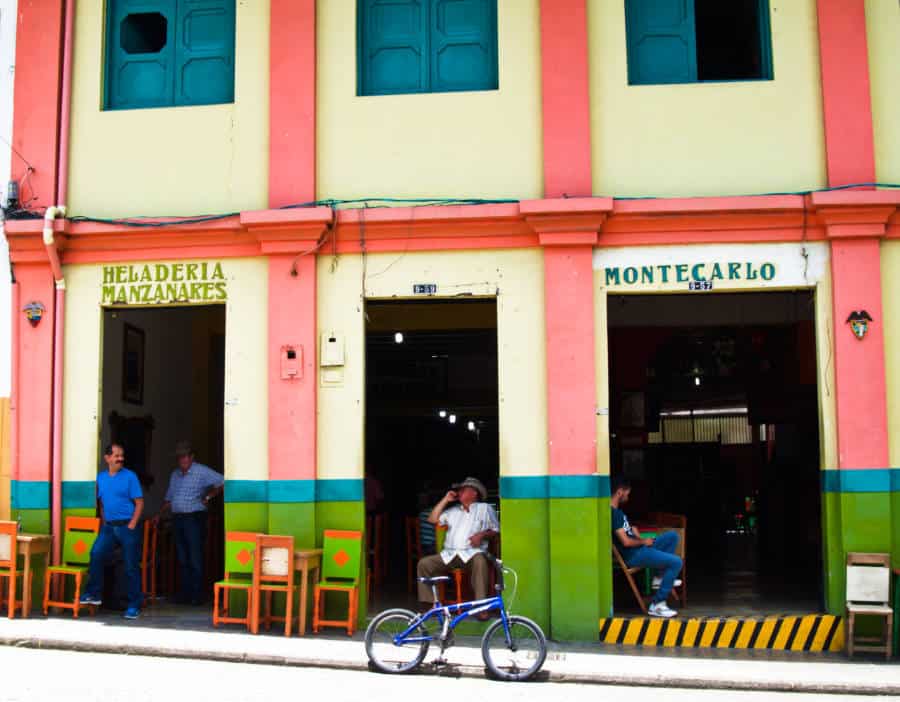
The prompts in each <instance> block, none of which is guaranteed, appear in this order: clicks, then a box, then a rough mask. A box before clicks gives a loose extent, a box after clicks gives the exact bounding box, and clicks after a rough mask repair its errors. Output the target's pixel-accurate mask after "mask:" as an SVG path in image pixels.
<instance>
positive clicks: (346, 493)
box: [225, 478, 363, 504]
mask: <svg viewBox="0 0 900 702" xmlns="http://www.w3.org/2000/svg"><path fill="white" fill-rule="evenodd" d="M362 499H363V481H362V480H360V479H359V478H348V479H341V480H338V479H334V480H226V481H225V502H263V503H266V502H268V503H271V504H287V503H303V502H360V501H362Z"/></svg>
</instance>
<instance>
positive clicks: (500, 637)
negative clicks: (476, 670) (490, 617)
mask: <svg viewBox="0 0 900 702" xmlns="http://www.w3.org/2000/svg"><path fill="white" fill-rule="evenodd" d="M507 621H508V622H509V636H510V640H511V642H512V644H511V645H510V644H509V643H507V641H506V632H505V631H504V630H503V621H502V620H500V619H498V620H497V621H495V622H494V623H493V624H491V625H490V626H489V627H488V629H487V631H485V632H484V638H483V639H482V640H481V657H482V658H484V664H485V665H486V666H487V668H488V670H489V671H490V672H491V673H492V674H493V675H494V676H495V677H497V678H499V679H501V680H528V678H530V677H531V676H532V675H534V674H535V673H536V672H538V671H539V670H540V669H541V666H542V665H544V659H545V658H547V640H546V639H545V638H544V632H543V631H541V627H539V626H538V625H537V624H535V623H534V622H533V621H531V620H530V619H528V618H526V617H519V616H513V617H508V618H507Z"/></svg>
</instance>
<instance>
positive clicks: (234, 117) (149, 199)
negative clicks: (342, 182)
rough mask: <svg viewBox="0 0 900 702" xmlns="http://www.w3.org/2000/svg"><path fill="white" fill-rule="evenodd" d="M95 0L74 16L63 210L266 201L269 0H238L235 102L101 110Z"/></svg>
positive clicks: (158, 209)
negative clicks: (66, 196)
mask: <svg viewBox="0 0 900 702" xmlns="http://www.w3.org/2000/svg"><path fill="white" fill-rule="evenodd" d="M104 6H105V2H103V0H83V1H82V2H79V3H78V5H77V7H78V13H77V17H76V24H75V55H74V72H73V88H72V128H71V152H70V168H69V202H68V203H67V204H68V205H69V206H70V214H76V215H94V216H103V217H114V216H128V215H190V214H203V213H220V212H231V211H237V210H249V209H260V208H263V207H265V206H266V205H267V199H268V162H269V158H268V144H269V131H268V130H269V127H268V122H269V1H268V0H253V2H239V3H237V25H236V30H237V37H236V68H235V102H234V103H233V104H228V105H202V106H194V107H177V108H159V109H144V110H110V111H103V110H102V109H101V107H102V103H103V72H104V71H103V65H104V61H103V46H104V43H103V42H104V37H103V35H104V26H105V19H104Z"/></svg>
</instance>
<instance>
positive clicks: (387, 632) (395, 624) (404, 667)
mask: <svg viewBox="0 0 900 702" xmlns="http://www.w3.org/2000/svg"><path fill="white" fill-rule="evenodd" d="M415 618H416V614H415V612H410V611H409V610H407V609H387V610H385V611H384V612H382V613H381V614H379V615H378V616H377V617H375V619H373V620H372V623H371V624H369V628H368V629H366V655H367V656H368V657H369V660H370V661H372V664H373V665H374V666H375V667H376V668H378V670H380V671H382V672H383V673H406V672H408V671H410V670H412V669H413V668H415V667H416V666H418V665H419V664H420V663H421V662H422V661H423V660H424V659H425V654H427V653H428V645H429V643H430V642H429V641H414V642H410V643H402V644H396V643H394V637H395V636H398V635H399V634H402V633H403V632H404V631H406V630H407V629H409V627H410V625H411V624H412V623H413V620H414V619H415ZM427 635H428V632H427V631H426V630H425V627H424V626H422V625H419V626H418V627H416V629H414V630H413V631H412V632H410V636H414V637H419V636H427Z"/></svg>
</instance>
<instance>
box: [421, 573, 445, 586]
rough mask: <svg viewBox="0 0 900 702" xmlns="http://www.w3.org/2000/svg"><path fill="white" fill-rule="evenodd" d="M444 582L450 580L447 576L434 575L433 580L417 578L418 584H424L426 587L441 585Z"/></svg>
mask: <svg viewBox="0 0 900 702" xmlns="http://www.w3.org/2000/svg"><path fill="white" fill-rule="evenodd" d="M445 580H450V576H449V575H435V576H434V577H433V578H419V582H420V583H425V584H427V585H433V584H434V583H442V582H444V581H445Z"/></svg>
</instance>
